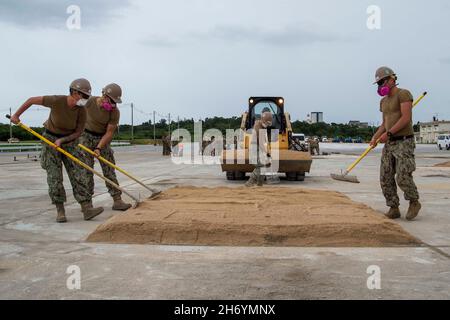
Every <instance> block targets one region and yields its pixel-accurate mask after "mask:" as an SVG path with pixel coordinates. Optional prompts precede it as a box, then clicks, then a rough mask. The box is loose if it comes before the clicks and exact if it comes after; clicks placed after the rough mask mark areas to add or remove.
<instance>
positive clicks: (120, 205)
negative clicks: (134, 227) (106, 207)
mask: <svg viewBox="0 0 450 320" xmlns="http://www.w3.org/2000/svg"><path fill="white" fill-rule="evenodd" d="M113 199H114V204H113V206H112V209H113V210H117V211H127V210H128V209H130V208H131V204H129V203H125V202H123V200H122V198H121V196H120V195H117V196H114V197H113Z"/></svg>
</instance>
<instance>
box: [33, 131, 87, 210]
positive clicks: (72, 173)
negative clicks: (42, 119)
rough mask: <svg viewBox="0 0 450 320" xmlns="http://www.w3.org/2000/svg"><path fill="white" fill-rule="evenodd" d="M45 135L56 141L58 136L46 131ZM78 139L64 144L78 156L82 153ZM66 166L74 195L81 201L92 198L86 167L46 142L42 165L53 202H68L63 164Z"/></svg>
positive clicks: (67, 149) (63, 146)
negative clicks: (78, 145)
mask: <svg viewBox="0 0 450 320" xmlns="http://www.w3.org/2000/svg"><path fill="white" fill-rule="evenodd" d="M43 136H44V137H45V138H47V139H48V140H50V141H52V142H55V141H56V140H57V139H58V138H57V137H55V136H53V135H51V134H49V133H47V132H44V133H43ZM77 141H78V139H77V140H75V141H72V142H69V143H66V144H63V145H62V148H63V149H64V150H66V151H67V152H68V153H70V154H72V155H73V156H74V157H76V158H78V159H79V158H80V157H81V156H82V154H81V153H80V151H79V150H78V148H77V144H78V142H77ZM63 163H64V167H65V168H66V172H67V175H68V176H69V180H70V184H71V185H72V189H73V196H74V197H75V199H76V200H77V201H78V202H79V203H82V202H86V201H91V200H92V195H91V194H90V193H89V190H88V183H89V179H88V177H87V175H86V169H84V168H82V167H81V166H79V165H78V164H76V163H75V162H73V161H72V160H71V159H69V158H67V157H66V156H65V155H63V154H62V153H60V152H59V151H57V150H55V149H54V148H53V147H51V146H49V145H48V144H46V143H43V145H42V151H41V167H42V168H43V169H44V170H46V171H47V183H48V188H49V189H48V194H49V196H50V199H51V200H52V203H53V204H57V203H64V202H66V200H67V199H66V190H65V189H64V185H63V172H62V165H63Z"/></svg>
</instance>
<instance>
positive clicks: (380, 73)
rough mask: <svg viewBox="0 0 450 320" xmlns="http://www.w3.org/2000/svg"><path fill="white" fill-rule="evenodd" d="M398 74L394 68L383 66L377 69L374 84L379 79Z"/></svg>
mask: <svg viewBox="0 0 450 320" xmlns="http://www.w3.org/2000/svg"><path fill="white" fill-rule="evenodd" d="M395 76H396V74H395V72H394V70H392V69H391V68H389V67H381V68H378V69H377V72H376V73H375V82H374V83H373V84H376V83H377V82H378V81H380V80H382V79H385V78H388V77H395Z"/></svg>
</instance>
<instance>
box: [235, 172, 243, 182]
mask: <svg viewBox="0 0 450 320" xmlns="http://www.w3.org/2000/svg"><path fill="white" fill-rule="evenodd" d="M234 179H235V180H245V172H242V171H235V172H234Z"/></svg>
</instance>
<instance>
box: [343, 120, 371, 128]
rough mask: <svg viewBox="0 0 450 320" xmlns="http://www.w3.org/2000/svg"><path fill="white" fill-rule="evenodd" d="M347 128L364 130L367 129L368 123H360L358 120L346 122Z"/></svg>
mask: <svg viewBox="0 0 450 320" xmlns="http://www.w3.org/2000/svg"><path fill="white" fill-rule="evenodd" d="M348 125H349V126H356V127H358V128H361V129H364V128H368V127H369V123H368V122H361V121H358V120H351V121H349V122H348Z"/></svg>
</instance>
